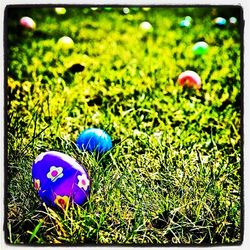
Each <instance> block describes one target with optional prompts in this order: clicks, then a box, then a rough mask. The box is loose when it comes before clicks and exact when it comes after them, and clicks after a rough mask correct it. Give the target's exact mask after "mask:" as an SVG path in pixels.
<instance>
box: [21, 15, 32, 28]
mask: <svg viewBox="0 0 250 250" xmlns="http://www.w3.org/2000/svg"><path fill="white" fill-rule="evenodd" d="M19 23H20V25H21V26H22V27H24V28H26V29H31V30H33V29H35V28H36V23H35V22H34V20H33V19H32V18H30V17H28V16H24V17H22V18H21V19H20V21H19Z"/></svg>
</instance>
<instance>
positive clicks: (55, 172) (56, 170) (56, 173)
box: [47, 166, 63, 182]
mask: <svg viewBox="0 0 250 250" xmlns="http://www.w3.org/2000/svg"><path fill="white" fill-rule="evenodd" d="M47 177H48V178H49V179H51V181H53V182H54V181H56V180H57V179H59V178H61V177H63V168H62V167H56V166H51V167H50V170H49V172H48V173H47Z"/></svg>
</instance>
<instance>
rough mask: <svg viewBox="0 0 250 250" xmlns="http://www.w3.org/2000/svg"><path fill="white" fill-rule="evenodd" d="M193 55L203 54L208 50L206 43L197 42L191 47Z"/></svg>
mask: <svg viewBox="0 0 250 250" xmlns="http://www.w3.org/2000/svg"><path fill="white" fill-rule="evenodd" d="M192 51H193V53H194V54H195V55H204V54H206V53H207V52H208V44H207V43H206V42H203V41H201V42H197V43H195V45H194V46H193V48H192Z"/></svg>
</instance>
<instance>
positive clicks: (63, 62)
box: [5, 7, 242, 244]
mask: <svg viewBox="0 0 250 250" xmlns="http://www.w3.org/2000/svg"><path fill="white" fill-rule="evenodd" d="M216 11H217V13H216ZM236 12H237V13H238V14H239V9H236V10H232V9H230V10H223V9H220V8H218V9H214V10H213V11H212V9H208V8H207V9H206V8H204V9H195V8H192V9H191V8H188V9H184V8H180V9H177V8H175V9H169V8H151V9H150V10H149V11H144V10H141V9H138V10H137V9H131V12H130V13H129V14H127V15H125V14H123V13H122V11H121V8H116V9H114V8H113V9H111V10H103V9H98V10H96V11H93V10H91V9H90V8H68V9H67V13H66V14H65V15H63V16H58V15H56V13H55V12H54V9H53V8H42V9H36V8H34V7H33V8H32V9H29V10H28V9H25V8H23V9H20V8H19V9H14V8H9V9H8V10H7V19H6V20H7V21H6V25H7V33H6V36H7V51H6V52H7V86H6V88H7V99H6V102H7V131H6V132H7V140H8V160H7V169H6V174H7V178H6V181H7V182H6V183H7V185H6V208H7V209H6V210H7V213H6V228H5V232H6V240H7V242H8V243H12V244H56V243H61V244H82V243H86V244H132V243H133V244H220V243H222V244H239V243H241V240H242V232H241V224H242V221H241V177H242V176H241V164H240V163H241V154H242V152H241V133H240V131H241V115H242V114H241V106H240V105H241V76H240V66H241V61H240V53H241V51H240V41H241V36H240V30H239V27H238V26H234V27H233V26H230V25H227V26H226V27H224V28H218V27H215V26H214V25H213V23H212V20H213V18H214V17H216V14H217V15H219V14H220V13H224V14H225V13H236ZM24 15H28V16H31V17H32V18H33V19H34V20H35V21H36V23H37V29H36V30H35V31H27V30H22V29H20V27H19V26H18V21H19V18H20V17H22V16H24ZM186 15H190V16H192V18H193V22H192V26H191V27H190V28H186V29H185V28H180V27H179V25H178V23H179V22H180V21H181V19H182V18H183V17H185V16H186ZM145 20H146V21H149V22H150V23H151V24H152V26H153V31H152V32H145V31H142V30H140V28H139V25H140V23H141V22H142V21H145ZM64 35H68V36H70V37H71V38H72V39H73V40H74V42H75V46H74V48H73V49H70V50H68V51H62V50H60V49H59V48H58V46H57V45H56V43H57V41H58V39H59V38H60V37H62V36H64ZM199 40H205V41H206V42H207V43H208V44H209V52H208V54H206V55H204V56H194V55H193V54H192V50H191V49H192V46H193V44H194V43H195V42H197V41H199ZM77 63H80V64H82V65H84V66H85V68H84V70H83V71H82V72H78V73H74V74H73V73H69V71H68V70H67V69H68V68H69V67H71V66H72V65H73V64H77ZM184 70H195V71H196V72H197V73H198V74H199V75H200V76H201V79H202V89H201V90H200V91H198V90H195V89H187V88H182V87H181V86H179V85H178V83H177V78H178V75H179V74H180V73H181V72H182V71H184ZM89 127H99V128H102V129H105V130H106V131H107V132H108V133H109V135H110V136H111V138H112V139H113V142H114V147H113V149H112V150H111V151H110V152H108V153H107V154H105V155H102V156H101V157H97V156H95V155H91V154H89V153H87V152H81V151H79V150H78V149H77V147H76V145H75V141H76V138H77V136H78V135H79V133H80V132H81V131H82V130H83V129H86V128H89ZM46 150H58V151H60V152H63V153H66V154H68V155H70V156H72V157H74V158H75V159H77V160H78V161H79V162H80V163H81V164H82V165H83V166H84V167H85V168H86V169H87V170H88V173H89V175H90V177H91V180H92V186H91V196H90V199H89V201H88V202H87V203H86V204H85V205H84V206H76V205H73V206H70V207H69V208H68V210H66V211H64V212H63V211H60V210H59V209H58V210H57V209H52V208H49V207H46V206H45V205H44V204H42V201H41V200H40V199H39V197H38V195H37V193H36V191H35V190H34V188H33V184H32V179H31V166H32V162H33V160H34V159H35V157H36V156H37V155H38V154H39V153H41V152H44V151H46Z"/></svg>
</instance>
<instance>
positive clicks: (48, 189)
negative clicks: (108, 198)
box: [32, 151, 90, 209]
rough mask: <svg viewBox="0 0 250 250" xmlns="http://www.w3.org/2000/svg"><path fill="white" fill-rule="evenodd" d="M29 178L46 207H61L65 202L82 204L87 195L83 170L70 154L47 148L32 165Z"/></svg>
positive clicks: (86, 180) (88, 194) (86, 184)
mask: <svg viewBox="0 0 250 250" xmlns="http://www.w3.org/2000/svg"><path fill="white" fill-rule="evenodd" d="M32 180H33V184H34V188H35V189H36V190H37V192H38V195H39V196H40V198H41V199H42V201H43V202H45V204H46V205H48V206H54V207H56V206H59V207H61V208H62V209H64V208H65V207H66V206H67V205H68V204H72V203H74V204H77V205H82V204H84V203H85V202H86V201H87V200H88V198H89V196H90V178H89V176H88V173H87V171H86V169H85V168H84V167H83V166H81V165H80V164H79V163H78V162H77V161H76V160H75V159H73V158H72V157H70V156H69V155H66V154H63V153H61V152H57V151H48V152H45V153H41V154H40V155H38V156H37V157H36V159H35V161H34V163H33V165H32Z"/></svg>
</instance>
